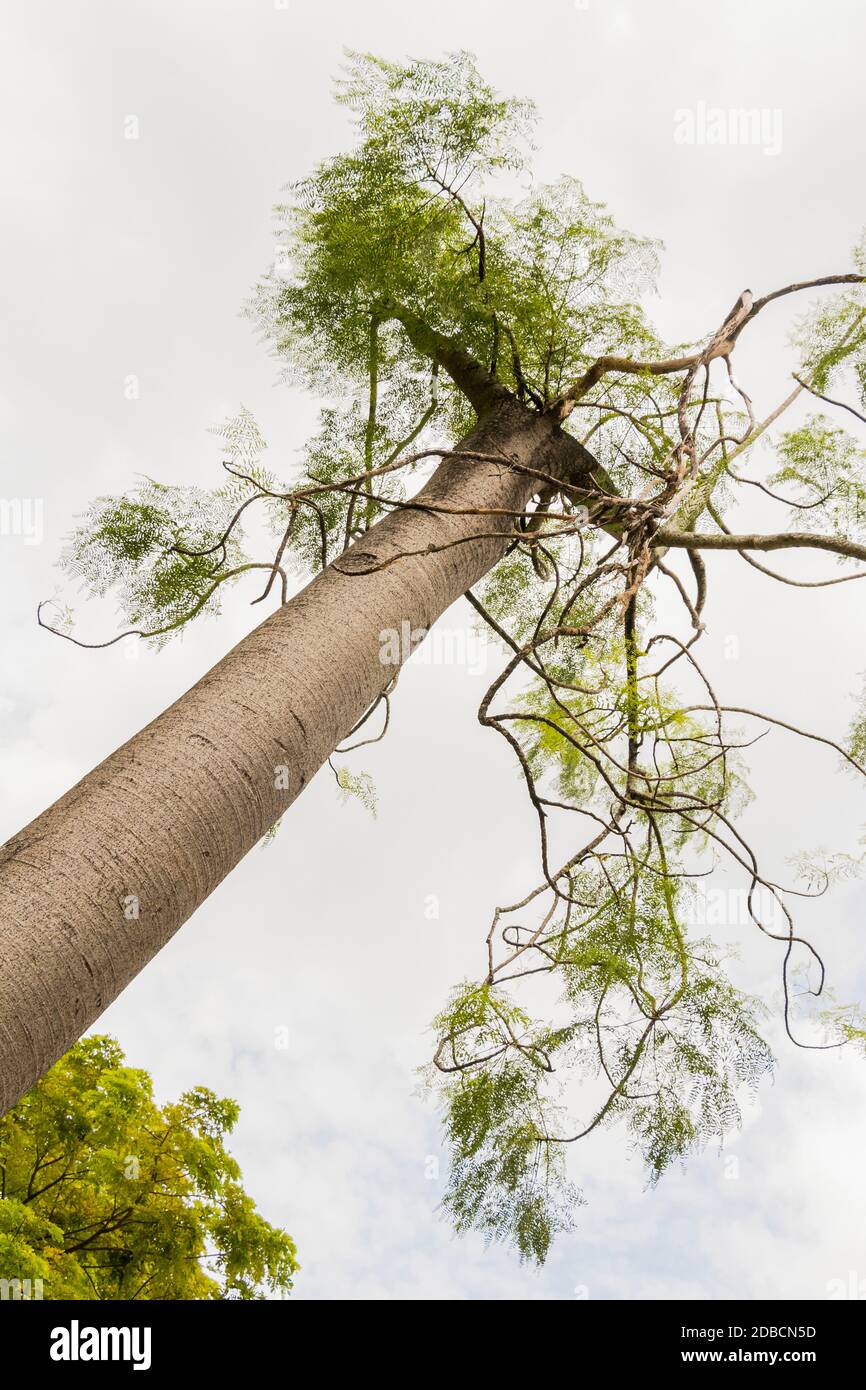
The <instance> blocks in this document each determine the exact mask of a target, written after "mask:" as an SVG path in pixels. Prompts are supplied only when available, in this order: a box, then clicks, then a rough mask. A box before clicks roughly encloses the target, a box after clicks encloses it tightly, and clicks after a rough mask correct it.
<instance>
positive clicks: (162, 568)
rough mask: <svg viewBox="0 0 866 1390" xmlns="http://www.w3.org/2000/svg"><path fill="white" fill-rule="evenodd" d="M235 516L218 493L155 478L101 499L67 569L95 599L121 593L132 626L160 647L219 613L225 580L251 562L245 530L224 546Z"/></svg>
mask: <svg viewBox="0 0 866 1390" xmlns="http://www.w3.org/2000/svg"><path fill="white" fill-rule="evenodd" d="M233 511H234V508H233V506H232V504H231V500H230V499H229V498H227V497H221V496H220V495H219V494H218V493H213V492H207V491H205V490H204V489H202V488H193V487H168V486H166V485H165V484H163V483H156V482H153V481H151V480H150V479H148V480H147V481H146V482H144V483H142V484H141V485H140V486H139V487H138V488H137V489H136V490H135V491H134V492H133V493H130V494H127V495H126V496H124V497H100V498H97V500H96V501H95V502H94V503H93V504H92V505H91V507H90V508H89V510H88V512H87V518H86V520H85V522H84V523H83V524H82V525H81V526H79V527H78V529H77V530H76V531H75V533H74V534H73V536H72V537H71V539H70V541H69V543H68V545H67V548H66V550H65V552H64V555H63V557H62V564H63V567H64V569H65V570H66V571H67V573H68V574H70V575H71V576H73V577H74V578H77V579H80V580H81V581H82V582H83V583H84V585H85V586H86V587H87V588H88V589H89V590H90V591H91V593H93V594H95V595H98V596H100V597H103V596H105V595H106V594H107V593H108V592H109V591H111V590H114V591H115V594H116V597H117V601H118V606H119V608H120V611H121V613H122V615H123V617H124V620H125V622H126V623H127V624H128V625H129V626H130V627H134V628H137V629H141V630H142V632H143V634H144V635H146V636H149V637H153V638H154V640H155V641H156V642H157V643H159V641H160V640H165V638H167V636H168V635H169V634H170V633H171V632H173V631H177V630H178V629H179V628H180V627H181V626H182V625H183V624H184V623H185V622H187V621H188V620H189V619H190V618H191V617H193V616H196V615H197V614H198V613H200V612H204V611H209V612H211V613H216V612H218V611H219V602H220V584H221V580H223V579H225V578H226V577H227V576H228V575H229V574H230V573H231V571H232V570H234V569H236V568H237V567H239V566H240V565H241V564H242V563H243V561H244V557H243V552H242V550H241V547H240V537H239V534H238V532H237V530H235V531H234V532H233V534H232V535H231V537H230V538H229V540H228V541H227V543H226V546H225V548H224V549H223V548H222V547H220V546H219V545H218V542H219V541H220V539H221V537H222V535H223V533H224V531H225V530H226V527H227V526H228V523H229V520H230V518H231V515H232V512H233ZM205 552H206V553H205Z"/></svg>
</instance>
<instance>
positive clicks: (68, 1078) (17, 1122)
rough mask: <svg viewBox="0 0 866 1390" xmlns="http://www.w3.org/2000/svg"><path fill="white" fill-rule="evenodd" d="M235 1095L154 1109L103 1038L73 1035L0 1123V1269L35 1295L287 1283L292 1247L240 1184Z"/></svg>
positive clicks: (141, 1076)
mask: <svg viewBox="0 0 866 1390" xmlns="http://www.w3.org/2000/svg"><path fill="white" fill-rule="evenodd" d="M237 1118H238V1106H237V1105H236V1103H235V1102H234V1101H233V1100H221V1099H220V1098H219V1097H218V1096H216V1095H214V1093H213V1091H209V1090H207V1089H206V1088H205V1087H203V1086H200V1087H196V1088H195V1090H191V1091H187V1092H185V1093H184V1094H183V1095H182V1096H181V1097H180V1099H179V1100H178V1101H175V1102H173V1103H171V1104H169V1105H165V1106H163V1107H160V1106H158V1105H157V1104H156V1102H155V1101H154V1099H153V1085H152V1082H151V1079H150V1077H149V1076H148V1074H147V1072H145V1071H140V1070H138V1069H137V1068H134V1067H129V1066H126V1064H125V1059H124V1055H123V1052H122V1051H121V1049H120V1047H119V1046H118V1044H117V1043H116V1042H115V1041H114V1039H113V1038H110V1037H105V1036H94V1037H87V1038H84V1039H82V1041H81V1042H79V1043H77V1044H76V1045H75V1047H73V1048H72V1050H71V1051H70V1052H68V1053H67V1054H66V1056H65V1057H63V1058H62V1059H61V1060H60V1061H59V1062H58V1063H57V1064H56V1065H55V1066H53V1067H52V1068H51V1070H50V1071H49V1072H47V1073H46V1074H45V1076H44V1077H43V1078H42V1079H41V1081H39V1082H38V1084H37V1085H36V1086H34V1088H33V1090H32V1091H30V1092H28V1094H27V1095H26V1096H24V1097H23V1099H22V1100H21V1101H19V1103H18V1105H16V1106H15V1107H14V1108H13V1109H12V1110H10V1111H8V1112H7V1114H6V1115H4V1116H3V1118H2V1119H0V1279H3V1280H8V1281H10V1284H11V1287H12V1289H13V1295H12V1296H15V1290H16V1288H17V1284H16V1282H15V1281H18V1282H19V1283H20V1284H22V1285H23V1284H24V1283H25V1281H28V1280H29V1281H30V1290H31V1296H33V1293H32V1290H33V1289H34V1287H37V1285H36V1282H35V1281H41V1296H42V1297H43V1298H46V1299H54V1300H56V1299H108V1300H112V1299H123V1300H130V1299H174V1300H180V1299H224V1298H229V1299H231V1298H241V1299H254V1298H262V1297H264V1290H265V1289H269V1290H270V1291H271V1292H279V1293H287V1292H289V1291H290V1290H291V1287H292V1280H293V1277H294V1275H295V1273H296V1271H297V1269H298V1263H297V1259H296V1252H295V1245H294V1242H293V1241H292V1239H291V1237H290V1236H288V1235H287V1234H286V1232H285V1231H281V1230H278V1229H277V1228H276V1227H274V1226H270V1225H269V1224H268V1223H267V1221H265V1220H264V1219H263V1217H262V1216H260V1214H259V1213H258V1211H257V1210H256V1207H255V1203H254V1202H253V1201H252V1199H251V1197H250V1196H249V1195H248V1194H247V1193H246V1192H245V1191H244V1189H243V1187H242V1185H241V1174H240V1170H239V1168H238V1165H237V1163H236V1162H235V1160H234V1159H233V1158H232V1157H231V1155H230V1154H229V1153H228V1152H227V1150H226V1147H225V1139H226V1137H227V1136H228V1135H229V1134H230V1133H231V1131H232V1129H233V1128H234V1126H235V1123H236V1122H237Z"/></svg>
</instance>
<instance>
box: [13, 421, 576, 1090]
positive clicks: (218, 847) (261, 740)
mask: <svg viewBox="0 0 866 1390" xmlns="http://www.w3.org/2000/svg"><path fill="white" fill-rule="evenodd" d="M458 448H459V449H463V450H473V451H475V452H479V453H486V454H497V455H499V454H501V455H502V456H503V460H504V461H503V464H502V465H501V466H499V465H497V464H491V463H488V462H482V461H478V460H471V459H461V458H460V457H459V454H458V455H457V456H453V457H448V458H446V459H445V460H444V461H443V463H442V464H441V466H440V467H439V468H438V470H437V471H436V473H435V474H434V475H433V477H432V478H431V480H430V482H429V483H428V484H427V486H426V487H425V488H424V489H423V491H422V492H421V493H420V494H419V496H418V498H417V499H416V500H417V501H420V502H426V503H434V504H435V503H440V504H443V505H447V506H449V507H452V508H455V509H460V508H506V509H515V510H519V509H522V508H523V507H525V505H526V503H527V501H528V500H529V498H530V497H531V496H532V494H533V493H534V492H536V491H537V490H538V487H539V486H540V484H539V483H538V481H537V480H535V481H533V479H531V478H529V477H527V475H526V474H525V473H521V472H518V471H515V470H514V469H512V468H510V467H509V466H508V463H507V462H506V460H508V459H512V460H514V461H516V462H519V463H521V464H523V465H524V466H527V467H531V468H534V469H538V470H540V471H543V472H547V473H553V474H554V475H555V476H557V477H565V476H570V477H575V475H582V476H586V475H587V460H588V457H589V456H588V455H586V454H585V453H584V452H583V451H582V450H581V448H580V446H579V445H578V444H577V443H576V441H575V440H573V439H572V438H570V437H569V436H568V435H565V434H563V433H562V432H561V431H560V430H559V428H558V427H557V426H556V425H555V424H554V423H553V422H552V421H551V420H549V419H546V418H544V417H539V416H538V415H535V414H533V413H531V412H529V411H528V410H526V409H524V408H523V407H522V406H520V405H518V404H517V403H516V402H515V401H514V400H513V399H510V398H509V399H506V400H501V399H500V400H499V401H497V402H496V403H495V405H494V406H493V408H491V409H490V410H489V412H488V413H487V414H486V415H485V416H484V417H483V418H482V419H481V420H479V423H478V424H477V426H476V428H475V429H474V430H473V431H472V433H471V434H470V435H468V436H467V438H466V439H465V440H464V441H463V442H462V444H461V445H460V446H458ZM512 526H513V523H512V522H511V521H510V520H509V518H507V517H503V516H491V515H480V516H479V515H475V516H465V515H463V516H461V515H458V514H453V513H452V514H449V515H443V514H439V515H434V514H431V513H430V512H427V511H424V510H415V509H406V510H396V511H394V512H392V513H390V514H389V515H388V516H387V517H385V518H384V519H383V520H382V521H380V522H379V523H378V525H376V526H375V527H374V528H372V529H371V530H370V531H369V532H368V533H367V535H366V536H365V537H363V538H362V539H361V540H360V541H358V542H356V543H355V545H354V546H352V547H351V549H350V550H348V551H346V553H345V554H344V555H343V556H341V557H340V558H339V560H338V561H336V562H335V563H334V564H332V565H330V566H329V567H328V568H327V569H326V570H325V571H323V573H322V574H320V575H318V576H317V577H316V578H315V579H314V580H313V581H312V582H311V583H310V584H309V585H308V586H307V587H306V588H305V589H304V590H303V591H302V592H301V593H299V594H298V595H297V596H296V597H295V598H294V599H292V601H291V602H290V603H288V604H286V605H285V606H284V607H282V608H280V609H279V610H278V611H277V612H276V613H274V614H272V615H271V617H269V618H268V619H267V620H266V621H265V622H263V623H262V624H261V626H260V627H258V628H256V629H255V631H253V632H252V633H250V635H249V636H248V637H245V638H244V640H243V641H242V642H239V643H238V645H237V646H236V647H234V648H233V649H232V650H231V651H230V652H229V653H228V655H227V656H225V657H224V658H223V660H222V661H220V662H219V663H218V665H216V666H215V667H214V668H213V669H212V670H211V671H209V672H208V674H207V675H206V676H204V678H203V679H202V680H200V681H199V682H198V683H197V684H196V685H194V686H193V687H192V689H191V690H189V691H187V693H186V694H185V695H183V696H181V698H180V699H179V700H178V701H177V702H176V703H175V704H174V705H172V706H171V707H170V708H169V709H168V710H166V711H165V713H164V714H161V715H160V716H159V717H158V718H157V719H155V720H154V721H153V723H151V724H149V725H148V726H147V727H146V728H145V729H143V730H142V731H141V733H139V734H136V735H135V736H134V737H133V738H131V739H130V740H129V742H128V743H126V744H124V745H123V747H122V748H119V749H118V750H117V752H115V753H113V754H111V756H110V757H108V758H106V760H105V761H104V762H103V763H100V765H99V766H98V767H97V768H95V769H94V771H93V772H91V773H90V774H89V775H88V776H87V777H85V778H83V780H82V781H80V782H79V783H78V784H77V786H75V787H73V788H72V790H71V791H69V792H67V793H66V795H65V796H63V797H61V798H60V800H59V801H57V802H56V803H55V805H54V806H52V807H51V808H50V809H49V810H48V811H46V812H44V814H43V815H41V816H39V817H38V819H36V820H34V821H32V822H31V824H30V825H28V826H27V827H26V828H25V829H24V830H22V831H21V832H20V833H19V834H18V835H16V836H14V837H13V838H12V839H11V840H10V841H8V843H7V844H6V845H5V846H4V847H3V848H2V850H0V961H2V973H0V1113H2V1112H3V1111H4V1110H5V1109H7V1108H8V1107H9V1106H10V1105H13V1104H14V1103H15V1101H17V1100H18V1098H19V1097H20V1096H21V1095H22V1094H23V1093H24V1092H25V1091H26V1090H28V1089H29V1087H30V1086H32V1085H33V1083H34V1082H35V1081H36V1080H37V1079H38V1077H39V1076H40V1075H41V1074H42V1073H43V1072H44V1071H45V1070H46V1069H47V1068H48V1067H49V1066H50V1065H51V1064H52V1063H53V1062H54V1061H56V1059H57V1058H58V1057H60V1056H61V1055H62V1054H63V1053H64V1052H65V1051H66V1050H67V1049H68V1048H69V1047H70V1046H71V1045H72V1043H73V1042H74V1041H75V1040H76V1038H78V1037H79V1036H80V1035H81V1033H82V1032H84V1031H85V1029H87V1028H88V1027H89V1026H90V1025H91V1024H92V1023H93V1022H94V1020H95V1019H96V1018H98V1016H99V1015H100V1013H102V1011H103V1010H104V1009H105V1008H106V1007H107V1006H108V1004H110V1003H111V1001H112V1000H113V999H114V998H115V997H116V996H117V995H118V994H119V993H120V991H121V990H122V989H123V988H124V987H125V986H126V985H127V984H128V983H129V981H130V980H131V979H133V977H134V976H135V975H136V974H137V973H138V971H139V970H141V968H142V967H143V966H144V965H146V964H147V962H148V961H149V960H150V958H151V957H152V956H153V955H155V954H156V952H157V951H158V950H159V949H160V947H162V946H164V945H165V943H166V942H167V941H168V940H169V939H170V937H171V936H173V934H174V933H175V932H176V931H177V929H178V927H180V926H181V924H182V923H183V922H185V921H186V919H187V918H188V917H189V916H190V915H191V914H192V913H193V912H194V911H195V909H196V908H197V907H198V906H199V904H200V903H202V902H204V900H205V898H206V897H207V896H208V894H209V893H211V892H212V891H213V889H214V888H216V886H217V884H218V883H220V882H221V880H222V879H223V878H225V876H226V874H228V873H229V871H230V870H231V869H233V868H234V866H235V864H237V863H238V861H239V860H240V859H241V858H242V857H243V855H245V854H246V853H247V851H248V850H250V849H251V848H252V847H253V845H255V844H256V843H257V841H258V840H260V839H261V837H262V835H263V834H264V833H265V832H266V831H267V830H268V828H269V827H270V826H271V825H273V823H274V821H276V820H277V818H278V817H279V816H281V815H282V814H283V812H284V811H285V810H286V808H287V807H288V806H289V805H290V804H291V802H292V801H293V800H294V799H295V797H296V796H297V795H298V793H299V792H301V791H302V790H303V788H304V787H305V786H306V784H307V783H308V782H309V780H310V779H311V777H312V776H313V775H314V773H315V772H316V771H317V769H318V768H319V767H320V766H321V765H322V763H323V762H324V761H325V759H326V758H327V757H328V755H329V754H330V753H331V752H332V751H333V750H334V748H335V747H336V746H337V744H338V743H340V741H341V740H342V739H344V738H345V737H346V735H347V734H348V733H349V732H350V731H351V729H352V728H353V726H354V725H355V724H356V723H357V721H358V720H359V719H360V718H361V716H362V715H363V713H364V712H365V710H367V709H368V708H369V706H370V704H371V703H372V702H373V701H374V700H375V699H376V698H377V696H378V695H379V694H380V693H381V692H382V690H383V688H384V687H385V686H386V685H387V683H388V681H389V680H390V678H391V677H392V676H393V675H394V674H395V671H394V669H393V668H390V667H388V666H383V664H382V660H381V652H382V641H383V639H382V634H383V632H385V631H387V630H391V629H393V630H396V632H398V633H399V632H400V631H401V624H402V623H403V622H405V621H408V622H409V623H410V624H411V627H412V629H418V628H428V627H429V626H430V625H431V624H432V623H433V622H435V620H436V619H437V618H438V617H439V616H440V614H441V613H442V612H443V611H444V610H445V609H446V608H448V607H449V605H450V604H452V603H453V602H454V601H455V600H456V599H457V598H459V597H460V595H461V594H463V593H465V591H466V590H467V589H468V588H469V587H470V586H471V585H473V584H475V583H476V582H477V581H478V580H479V579H480V578H481V577H482V576H483V575H484V574H485V573H486V572H487V571H488V570H489V569H490V568H491V566H492V565H493V564H494V563H495V562H496V561H497V560H498V559H499V558H500V557H501V555H502V554H503V552H504V550H505V548H506V546H507V544H508V540H507V537H506V536H505V535H504V534H503V533H506V532H508V531H509V530H510V529H511V528H512ZM497 533H498V534H497ZM455 542H456V543H455ZM433 547H438V548H437V549H433ZM394 557H400V558H394ZM391 560H393V562H392V563H388V564H386V565H385V567H384V568H374V566H377V565H378V566H381V564H382V562H383V561H391ZM365 571H369V572H367V573H365Z"/></svg>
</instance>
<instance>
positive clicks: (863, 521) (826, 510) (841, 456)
mask: <svg viewBox="0 0 866 1390" xmlns="http://www.w3.org/2000/svg"><path fill="white" fill-rule="evenodd" d="M776 454H777V458H778V461H779V467H778V468H777V469H776V470H775V472H774V473H773V474H772V476H771V477H770V480H769V481H770V486H771V487H774V488H777V487H778V486H779V485H780V484H787V490H786V494H785V495H786V496H788V497H791V499H792V500H793V501H796V502H798V503H799V504H800V505H799V506H798V508H797V509H796V510H795V511H793V512H792V515H793V516H796V519H797V526H798V527H800V528H803V527H805V528H807V529H813V530H821V529H824V530H826V529H827V528H828V526H829V529H831V530H832V531H834V532H835V533H836V534H837V535H840V536H844V537H845V538H846V539H848V540H862V539H863V537H864V536H866V449H863V448H862V447H861V446H860V445H858V442H857V440H856V439H855V438H854V437H853V436H852V435H851V434H849V433H848V431H847V430H844V429H840V428H838V426H834V425H832V424H831V423H830V421H829V420H828V418H827V416H826V415H810V416H809V417H808V418H807V419H806V420H805V421H804V422H803V424H802V425H801V426H800V427H799V428H798V429H796V430H789V431H788V432H787V433H785V434H783V435H782V436H781V437H780V438H779V440H778V442H777V445H776ZM804 504H805V505H806V506H807V507H808V510H807V511H804V510H803V509H802V508H803V506H804Z"/></svg>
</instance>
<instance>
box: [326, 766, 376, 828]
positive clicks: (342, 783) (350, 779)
mask: <svg viewBox="0 0 866 1390" xmlns="http://www.w3.org/2000/svg"><path fill="white" fill-rule="evenodd" d="M334 775H335V776H336V778H337V786H338V787H339V788H340V795H341V797H342V799H343V801H349V800H350V799H351V798H355V799H356V800H357V801H360V803H361V805H362V806H364V807H365V808H366V810H368V811H369V812H370V815H371V816H372V817H373V819H374V820H375V819H376V813H377V803H376V787H375V784H374V782H373V778H372V777H371V775H370V773H369V772H351V771H350V769H349V768H348V767H337V768H335V769H334Z"/></svg>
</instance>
